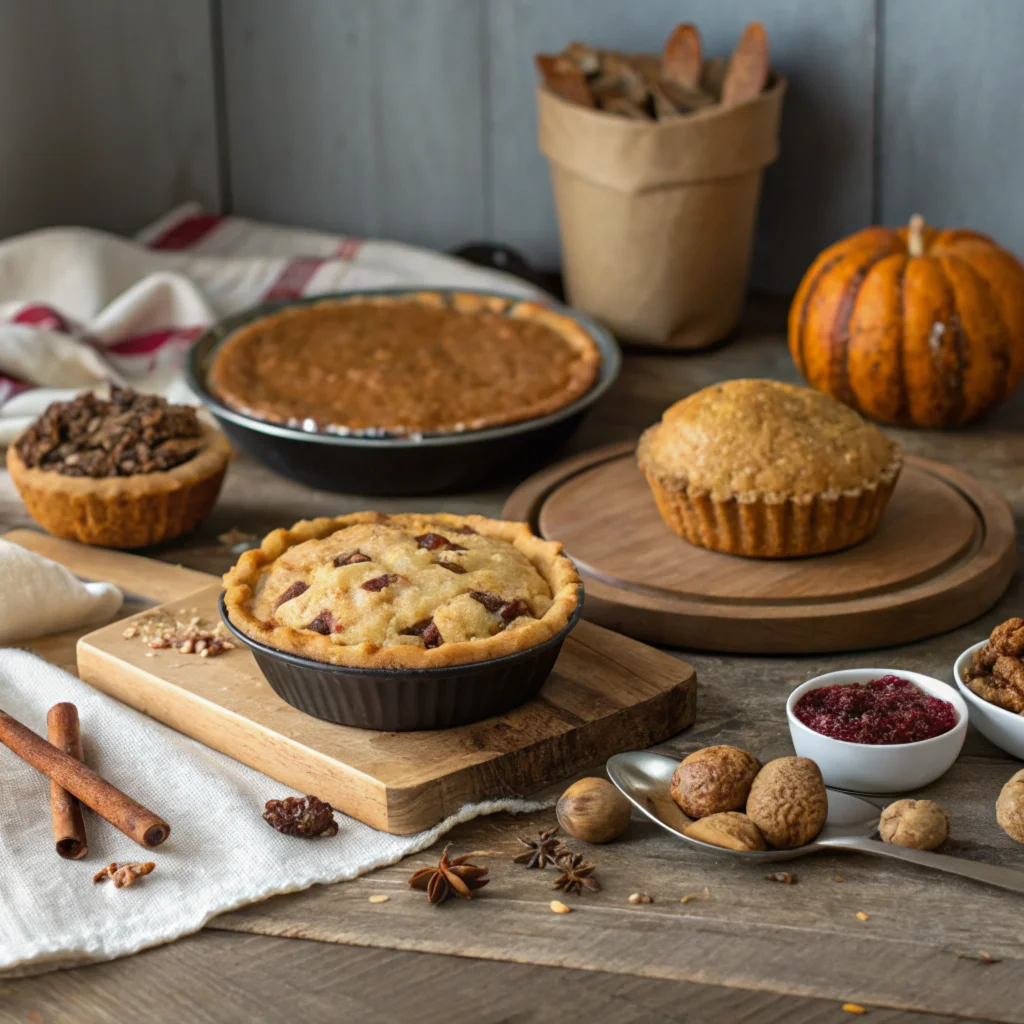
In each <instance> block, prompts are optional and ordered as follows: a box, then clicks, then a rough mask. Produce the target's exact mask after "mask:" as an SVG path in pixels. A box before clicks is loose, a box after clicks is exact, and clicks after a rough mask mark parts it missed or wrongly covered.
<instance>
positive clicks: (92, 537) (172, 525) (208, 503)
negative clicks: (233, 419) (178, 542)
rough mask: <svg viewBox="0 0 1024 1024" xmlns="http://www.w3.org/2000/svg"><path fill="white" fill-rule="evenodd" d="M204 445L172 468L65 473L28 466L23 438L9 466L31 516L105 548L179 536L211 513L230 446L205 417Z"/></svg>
mask: <svg viewBox="0 0 1024 1024" xmlns="http://www.w3.org/2000/svg"><path fill="white" fill-rule="evenodd" d="M200 430H201V431H202V435H203V440H204V443H203V447H202V448H201V449H200V450H199V451H198V452H197V453H196V454H195V455H194V456H193V457H192V458H190V459H189V460H188V461H187V462H182V463H180V464H179V465H177V466H174V467H172V468H171V469H168V470H161V471H158V472H154V473H136V474H134V475H132V476H114V477H99V478H94V477H83V476H65V475H64V474H62V473H58V472H55V471H54V470H49V469H39V468H37V467H30V466H27V465H26V464H25V462H24V460H23V459H22V458H21V456H20V455H19V454H18V440H19V439H15V441H14V442H13V443H12V444H11V445H10V446H9V447H8V449H7V469H8V470H9V471H10V474H11V479H12V480H13V481H14V485H15V486H16V487H17V488H18V493H19V494H20V495H21V497H22V500H23V501H24V502H25V505H26V507H27V508H28V511H29V514H30V515H31V516H32V518H33V519H34V520H35V521H36V522H37V523H39V525H40V526H42V527H43V528H44V529H45V530H46V531H47V532H49V533H52V534H53V535H54V536H56V537H64V538H66V539H67V540H77V541H80V542H81V543H83V544H95V545H97V546H99V547H106V548H123V549H131V548H143V547H150V546H151V545H154V544H162V543H163V542H165V541H169V540H173V539H174V538H175V537H179V536H181V535H182V534H184V533H188V532H189V531H190V530H193V529H195V527H196V526H198V525H199V523H200V522H201V521H202V520H203V519H205V518H206V516H207V515H209V513H210V510H211V509H212V508H213V505H214V502H215V501H216V500H217V495H218V494H219V493H220V487H221V483H222V482H223V480H224V473H225V471H226V470H227V465H228V460H229V458H230V455H231V447H230V445H229V444H228V441H227V438H225V437H224V435H223V434H222V433H221V432H220V431H219V430H218V429H217V428H216V427H212V426H210V425H209V424H208V423H203V422H201V421H200Z"/></svg>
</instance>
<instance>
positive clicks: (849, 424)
mask: <svg viewBox="0 0 1024 1024" xmlns="http://www.w3.org/2000/svg"><path fill="white" fill-rule="evenodd" d="M637 461H638V462H639V465H640V468H641V470H642V471H643V473H644V475H645V476H646V478H647V482H648V484H649V485H650V488H651V492H652V493H653V495H654V500H655V503H656V504H657V506H658V511H659V512H660V513H661V516H662V518H663V519H664V520H665V522H666V523H667V524H668V525H669V526H670V527H671V528H672V529H673V530H674V531H675V532H676V533H678V534H679V535H680V536H681V537H683V538H684V539H686V540H688V541H689V542H690V543H691V544H697V545H699V546H701V547H705V548H709V549H711V550H713V551H721V552H725V553H727V554H735V555H747V556H749V557H753V558H792V557H800V556H804V555H816V554H823V553H825V552H829V551H838V550H840V549H842V548H846V547H850V546H852V545H853V544H857V543H859V542H860V541H862V540H864V539H865V538H866V537H868V536H869V535H870V534H871V533H872V532H873V531H874V530H875V528H876V527H877V525H878V522H879V520H880V519H881V516H882V513H883V512H884V511H885V507H886V505H887V504H888V501H889V498H890V497H891V496H892V492H893V489H894V488H895V486H896V481H897V479H898V477H899V473H900V469H901V468H902V458H901V456H900V453H899V449H898V447H897V446H896V445H895V444H893V442H891V441H890V440H889V439H888V438H887V437H886V436H885V434H883V433H882V431H881V430H879V429H878V428H877V427H875V426H873V425H871V424H869V423H867V422H866V421H864V420H863V419H861V417H860V416H858V415H857V413H855V412H854V411H853V410H851V409H848V408H847V407H846V406H844V405H842V404H840V403H839V402H836V401H835V400H834V399H831V398H829V397H828V396H827V395H822V394H820V393H819V392H816V391H812V390H811V389H809V388H800V387H796V386H794V385H791V384H782V383H779V382H776V381H768V380H733V381H726V382H724V383H722V384H716V385H713V386H712V387H709V388H705V389H703V390H702V391H698V392H697V393H696V394H693V395H690V396H689V397H688V398H684V399H683V400H682V401H679V402H677V403H676V404H675V405H673V406H671V407H670V408H669V409H667V410H666V411H665V413H664V415H663V417H662V420H661V422H660V423H658V424H655V425H654V426H653V427H650V428H648V429H647V430H646V431H645V432H644V434H643V435H642V436H641V438H640V443H639V445H638V446H637Z"/></svg>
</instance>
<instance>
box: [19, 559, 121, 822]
mask: <svg viewBox="0 0 1024 1024" xmlns="http://www.w3.org/2000/svg"><path fill="white" fill-rule="evenodd" d="M122 601H123V597H122V594H121V591H120V590H118V589H117V587H115V586H114V585H113V584H112V583H82V582H81V581H80V580H77V579H75V577H74V576H72V575H71V573H69V572H68V571H67V569H65V568H64V566H62V565H58V564H57V563H56V562H51V561H50V559H48V558H43V557H42V555H37V554H35V553H34V552H32V551H26V550H25V548H22V547H19V546H18V545H17V544H12V543H11V542H10V541H7V540H2V539H0V646H7V645H8V644H13V643H21V642H23V641H25V640H34V639H35V638H36V637H40V636H48V635H49V634H51V633H63V632H64V631H65V630H68V629H76V628H78V627H85V626H89V625H91V624H93V623H96V624H97V625H98V624H99V623H101V622H109V621H110V620H111V619H112V618H113V617H114V616H115V615H116V614H117V611H118V609H119V608H120V607H121V602H122ZM0 827H2V825H0Z"/></svg>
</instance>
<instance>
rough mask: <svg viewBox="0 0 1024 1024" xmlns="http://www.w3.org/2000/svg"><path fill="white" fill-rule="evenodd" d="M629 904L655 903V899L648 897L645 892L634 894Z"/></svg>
mask: <svg viewBox="0 0 1024 1024" xmlns="http://www.w3.org/2000/svg"><path fill="white" fill-rule="evenodd" d="M629 902H630V903H653V902H654V897H653V896H648V895H647V893H645V892H634V893H633V894H632V895H631V896H630V897H629Z"/></svg>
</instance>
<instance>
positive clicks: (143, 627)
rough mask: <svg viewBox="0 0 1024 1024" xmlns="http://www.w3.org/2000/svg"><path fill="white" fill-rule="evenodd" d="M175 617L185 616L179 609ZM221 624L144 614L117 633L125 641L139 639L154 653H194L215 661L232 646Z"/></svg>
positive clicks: (192, 616)
mask: <svg viewBox="0 0 1024 1024" xmlns="http://www.w3.org/2000/svg"><path fill="white" fill-rule="evenodd" d="M178 611H179V615H185V614H187V613H186V611H185V609H184V608H180V609H179V610H178ZM228 635H229V634H228V631H227V629H226V628H225V626H224V623H222V622H217V623H212V622H209V621H207V620H204V619H202V618H201V617H200V616H198V615H196V614H195V609H194V608H193V609H192V610H191V614H189V617H188V618H187V619H183V618H175V617H174V616H172V615H170V614H168V613H167V612H160V611H152V612H145V613H144V614H143V615H140V616H139V617H138V618H137V619H135V620H134V621H133V622H132V623H131V624H130V625H129V626H127V627H126V628H125V630H124V632H123V633H122V634H121V636H123V637H124V638H125V640H132V639H134V638H135V637H139V639H140V640H142V642H143V643H145V644H146V645H147V646H148V647H150V648H151V649H152V650H154V651H161V650H171V649H173V650H176V651H177V652H178V653H179V654H198V655H199V657H201V658H215V657H217V655H219V654H223V653H224V652H225V651H233V650H234V649H235V645H234V644H233V643H232V642H231V641H230V640H228Z"/></svg>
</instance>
